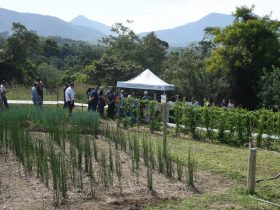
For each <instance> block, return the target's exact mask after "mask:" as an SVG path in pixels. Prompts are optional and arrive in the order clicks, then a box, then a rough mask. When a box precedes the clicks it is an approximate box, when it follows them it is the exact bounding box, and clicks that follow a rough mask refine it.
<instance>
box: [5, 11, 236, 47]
mask: <svg viewBox="0 0 280 210" xmlns="http://www.w3.org/2000/svg"><path fill="white" fill-rule="evenodd" d="M233 20H234V17H233V16H231V15H225V14H219V13H211V14H209V15H207V16H205V17H203V18H201V19H200V20H198V21H195V22H191V23H187V24H185V25H182V26H179V27H176V28H172V29H166V30H159V31H155V34H156V35H157V36H158V38H160V39H162V40H164V41H167V42H168V43H169V45H170V46H171V47H185V46H186V45H188V44H189V43H191V42H198V41H201V40H202V38H203V36H204V29H205V28H206V27H225V26H226V25H229V24H231V23H232V22H233ZM0 21H1V24H0V33H1V32H5V31H8V32H10V31H11V27H12V23H13V22H20V23H22V24H23V25H25V26H26V27H27V28H28V29H29V30H33V31H36V32H37V33H38V34H39V35H41V36H60V37H63V38H68V39H73V40H81V41H89V42H92V43H96V42H97V40H99V39H101V37H103V36H107V35H114V34H113V33H112V32H111V31H110V27H109V26H107V25H105V24H103V23H100V22H97V21H93V20H90V19H88V18H86V17H84V16H78V17H76V18H74V19H73V20H72V21H70V22H66V21H63V20H61V19H59V18H56V17H52V16H46V15H39V14H32V13H20V12H15V11H11V10H7V9H2V8H0ZM146 34H147V32H145V33H140V34H139V35H140V36H141V37H143V36H145V35H146Z"/></svg>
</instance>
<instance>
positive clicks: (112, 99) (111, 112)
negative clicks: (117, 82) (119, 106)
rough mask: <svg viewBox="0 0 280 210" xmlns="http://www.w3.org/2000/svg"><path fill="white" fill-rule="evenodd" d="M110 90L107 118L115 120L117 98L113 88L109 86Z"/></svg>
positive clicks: (108, 93) (107, 95)
mask: <svg viewBox="0 0 280 210" xmlns="http://www.w3.org/2000/svg"><path fill="white" fill-rule="evenodd" d="M108 88H109V90H108V92H107V94H106V98H107V103H108V109H107V116H108V117H109V118H111V119H113V118H114V115H115V97H116V94H115V92H114V90H113V87H112V86H109V87H108Z"/></svg>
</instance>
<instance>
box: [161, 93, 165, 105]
mask: <svg viewBox="0 0 280 210" xmlns="http://www.w3.org/2000/svg"><path fill="white" fill-rule="evenodd" d="M160 99H161V100H160V101H161V103H166V95H165V94H164V95H161V97H160Z"/></svg>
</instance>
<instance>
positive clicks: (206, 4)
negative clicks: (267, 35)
mask: <svg viewBox="0 0 280 210" xmlns="http://www.w3.org/2000/svg"><path fill="white" fill-rule="evenodd" d="M243 5H246V6H248V7H251V6H252V5H255V10H254V11H255V13H256V14H257V15H260V16H264V15H269V14H270V13H272V15H271V18H272V19H278V20H280V0H0V7H1V8H5V9H10V10H14V11H17V12H28V13H37V14H42V15H51V16H56V17H58V18H60V19H63V20H66V21H70V20H72V19H73V18H74V17H76V16H78V15H83V16H86V17H87V18H89V19H91V20H95V21H98V22H101V23H104V24H106V25H108V26H111V25H112V24H114V23H116V22H121V23H126V20H133V21H132V23H129V24H126V25H127V26H128V27H129V28H131V29H132V30H134V31H135V32H136V33H139V32H144V31H155V30H160V29H167V28H174V27H177V26H180V25H184V24H186V23H189V22H193V21H196V20H199V19H200V18H202V17H203V16H205V15H207V14H209V13H212V12H217V13H223V14H231V13H232V12H233V11H234V10H235V8H236V7H237V6H243ZM0 21H1V20H0Z"/></svg>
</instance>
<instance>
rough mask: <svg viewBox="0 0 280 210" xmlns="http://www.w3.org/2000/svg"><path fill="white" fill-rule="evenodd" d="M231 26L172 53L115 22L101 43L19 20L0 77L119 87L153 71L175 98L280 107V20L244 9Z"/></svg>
mask: <svg viewBox="0 0 280 210" xmlns="http://www.w3.org/2000/svg"><path fill="white" fill-rule="evenodd" d="M233 15H234V17H235V20H234V22H233V23H232V24H231V25H228V26H227V27H225V28H213V27H212V28H210V27H209V28H205V36H204V38H203V40H201V41H200V42H198V43H190V44H189V45H188V46H186V47H185V48H173V47H171V46H169V44H168V43H167V42H165V41H163V40H160V39H159V38H157V36H156V35H155V33H153V32H152V33H149V34H147V35H146V36H143V37H141V36H139V35H137V34H136V33H135V32H134V31H133V30H131V29H130V28H129V27H128V26H126V25H124V24H121V23H115V24H114V25H113V27H112V29H111V30H112V31H113V32H114V35H110V36H108V37H104V38H103V39H102V40H100V41H99V44H98V45H92V44H89V43H86V42H82V41H74V40H69V39H64V38H61V37H40V36H38V35H37V34H36V32H34V31H30V30H28V28H26V27H25V26H24V25H22V24H20V23H14V24H13V31H12V34H8V33H1V34H0V71H1V74H0V80H1V81H2V80H6V81H8V83H10V85H13V84H20V85H24V86H29V87H30V86H31V84H32V82H33V81H34V80H35V79H38V78H40V79H41V80H42V81H43V82H44V83H45V86H46V88H47V89H49V90H52V89H55V88H56V87H57V86H60V85H61V84H63V83H64V82H69V81H71V82H75V83H80V84H81V83H84V84H91V85H104V86H107V85H115V84H116V82H117V81H118V80H128V79H130V78H132V77H134V76H136V75H137V74H139V73H141V72H142V71H143V70H145V69H147V68H149V69H150V70H151V71H153V72H154V73H155V74H156V75H158V76H159V77H161V78H162V79H163V80H165V81H166V82H169V83H172V84H174V85H176V94H179V95H181V96H185V97H186V98H191V97H193V96H195V97H196V98H197V99H198V100H199V101H201V102H202V101H203V100H204V99H205V98H207V97H211V98H213V99H214V100H215V101H217V102H220V101H221V100H222V99H232V100H234V101H235V103H236V104H237V105H238V106H240V107H243V108H247V109H256V108H261V107H266V108H269V109H275V110H278V109H279V104H280V96H279V90H280V39H279V26H280V22H279V21H276V20H272V19H271V18H270V16H269V15H267V16H264V17H260V16H258V15H256V14H255V13H254V7H251V8H248V7H238V8H236V10H235V11H234V12H233Z"/></svg>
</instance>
